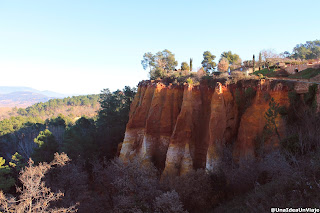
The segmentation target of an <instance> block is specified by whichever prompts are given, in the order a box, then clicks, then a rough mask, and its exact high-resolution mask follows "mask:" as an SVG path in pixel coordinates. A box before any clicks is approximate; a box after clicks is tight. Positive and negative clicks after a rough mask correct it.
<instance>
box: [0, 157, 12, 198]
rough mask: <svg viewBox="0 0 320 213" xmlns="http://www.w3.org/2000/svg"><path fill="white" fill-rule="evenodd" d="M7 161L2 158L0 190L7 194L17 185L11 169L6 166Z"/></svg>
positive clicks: (0, 164)
mask: <svg viewBox="0 0 320 213" xmlns="http://www.w3.org/2000/svg"><path fill="white" fill-rule="evenodd" d="M5 162H6V160H5V159H4V158H3V157H0V190H3V191H5V192H7V191H8V190H9V189H10V188H11V187H12V186H14V184H15V180H14V178H13V177H12V176H11V168H10V167H9V165H6V164H5Z"/></svg>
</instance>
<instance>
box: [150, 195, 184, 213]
mask: <svg viewBox="0 0 320 213" xmlns="http://www.w3.org/2000/svg"><path fill="white" fill-rule="evenodd" d="M153 205H154V210H155V212H157V213H186V212H187V211H184V210H183V205H182V203H181V201H180V198H179V194H178V193H177V192H176V191H174V190H173V191H170V192H165V193H163V194H162V195H160V196H159V197H156V199H155V201H154V204H153Z"/></svg>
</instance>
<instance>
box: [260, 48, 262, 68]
mask: <svg viewBox="0 0 320 213" xmlns="http://www.w3.org/2000/svg"><path fill="white" fill-rule="evenodd" d="M261 64H262V55H261V52H259V70H261Z"/></svg>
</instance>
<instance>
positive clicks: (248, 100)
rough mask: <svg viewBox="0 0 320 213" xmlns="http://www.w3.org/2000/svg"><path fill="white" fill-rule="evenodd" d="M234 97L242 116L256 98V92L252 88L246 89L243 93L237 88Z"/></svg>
mask: <svg viewBox="0 0 320 213" xmlns="http://www.w3.org/2000/svg"><path fill="white" fill-rule="evenodd" d="M234 95H235V100H236V104H237V106H238V109H239V112H240V113H241V114H242V113H244V112H245V110H246V109H247V108H248V107H249V106H250V105H251V104H252V100H253V99H254V97H255V96H256V90H255V89H253V88H252V87H248V88H246V89H245V90H244V91H241V90H240V89H239V88H237V89H236V90H235V94H234Z"/></svg>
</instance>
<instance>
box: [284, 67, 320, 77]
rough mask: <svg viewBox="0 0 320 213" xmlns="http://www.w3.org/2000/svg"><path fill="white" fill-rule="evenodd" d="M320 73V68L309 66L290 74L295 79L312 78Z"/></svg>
mask: <svg viewBox="0 0 320 213" xmlns="http://www.w3.org/2000/svg"><path fill="white" fill-rule="evenodd" d="M319 74H320V69H313V68H308V69H305V70H303V71H301V72H298V73H296V74H293V75H290V76H289V78H293V79H310V78H313V77H315V76H317V75H319Z"/></svg>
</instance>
